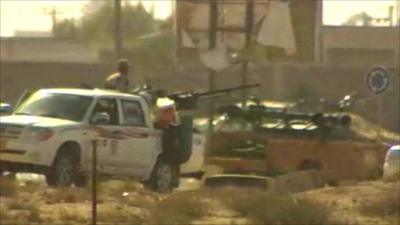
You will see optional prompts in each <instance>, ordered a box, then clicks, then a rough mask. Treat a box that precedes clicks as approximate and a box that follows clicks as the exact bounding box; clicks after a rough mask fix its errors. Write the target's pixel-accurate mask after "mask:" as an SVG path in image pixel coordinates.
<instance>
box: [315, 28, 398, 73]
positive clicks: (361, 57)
mask: <svg viewBox="0 0 400 225" xmlns="http://www.w3.org/2000/svg"><path fill="white" fill-rule="evenodd" d="M399 49H400V27H398V26H397V27H367V26H364V27H354V26H340V27H338V26H325V27H323V28H322V62H323V63H324V64H327V65H332V66H344V67H365V66H374V65H381V66H386V67H389V68H398V67H399V55H400V54H399V51H400V50H399Z"/></svg>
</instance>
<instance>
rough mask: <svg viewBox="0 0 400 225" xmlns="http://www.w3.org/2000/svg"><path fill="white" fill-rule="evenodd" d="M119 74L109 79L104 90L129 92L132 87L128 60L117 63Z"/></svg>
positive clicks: (112, 75)
mask: <svg viewBox="0 0 400 225" xmlns="http://www.w3.org/2000/svg"><path fill="white" fill-rule="evenodd" d="M117 69H118V72H117V73H114V74H111V75H110V76H108V77H107V79H106V82H105V83H104V88H106V89H112V90H118V91H121V92H127V91H128V90H129V87H130V83H129V77H128V71H129V64H128V61H127V60H126V59H121V60H119V61H118V63H117Z"/></svg>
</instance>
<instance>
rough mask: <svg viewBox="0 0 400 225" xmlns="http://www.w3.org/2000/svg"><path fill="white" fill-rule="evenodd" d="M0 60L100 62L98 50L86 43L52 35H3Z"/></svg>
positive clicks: (0, 39) (0, 43)
mask: <svg viewBox="0 0 400 225" xmlns="http://www.w3.org/2000/svg"><path fill="white" fill-rule="evenodd" d="M0 60H1V61H9V62H69V63H74V62H77V63H95V62H98V56H97V52H96V51H94V50H92V49H90V48H89V47H87V46H86V45H84V44H81V43H75V42H68V41H62V40H57V39H54V38H52V37H4V38H3V37H2V38H0Z"/></svg>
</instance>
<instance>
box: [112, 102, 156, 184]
mask: <svg viewBox="0 0 400 225" xmlns="http://www.w3.org/2000/svg"><path fill="white" fill-rule="evenodd" d="M120 103H121V111H122V127H123V128H122V133H123V135H124V136H125V137H126V139H124V140H123V141H122V142H121V146H120V155H119V158H120V162H119V163H120V166H121V167H123V168H124V171H126V174H128V175H132V176H135V177H137V178H141V179H145V178H147V177H148V174H149V173H151V169H152V168H153V165H154V164H155V162H156V160H157V156H158V154H159V153H160V152H161V147H160V138H159V137H157V132H156V131H155V130H154V129H153V128H151V127H149V126H148V124H149V121H146V120H149V119H150V118H149V116H146V114H145V111H144V110H143V107H142V104H141V102H139V101H138V100H132V99H121V100H120Z"/></svg>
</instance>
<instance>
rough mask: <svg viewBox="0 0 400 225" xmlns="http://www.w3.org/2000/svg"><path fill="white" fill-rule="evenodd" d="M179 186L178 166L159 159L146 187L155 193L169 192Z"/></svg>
mask: <svg viewBox="0 0 400 225" xmlns="http://www.w3.org/2000/svg"><path fill="white" fill-rule="evenodd" d="M178 184H179V166H175V165H174V164H173V163H170V162H168V161H167V160H165V158H164V157H162V156H161V157H159V159H158V160H157V163H156V165H155V166H154V168H153V171H152V173H151V176H150V179H149V181H148V185H147V186H148V187H149V188H150V189H152V190H154V191H157V192H171V191H172V189H173V188H174V187H176V186H177V185H178Z"/></svg>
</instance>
